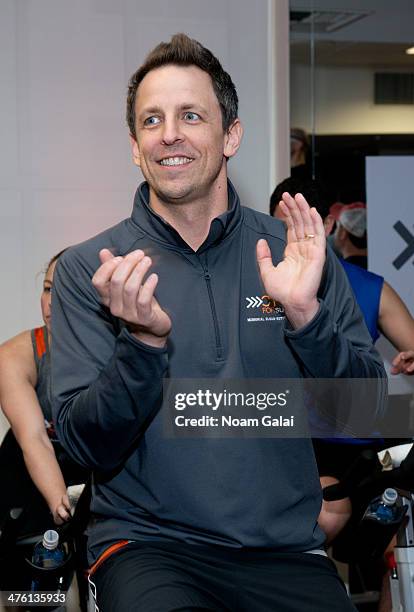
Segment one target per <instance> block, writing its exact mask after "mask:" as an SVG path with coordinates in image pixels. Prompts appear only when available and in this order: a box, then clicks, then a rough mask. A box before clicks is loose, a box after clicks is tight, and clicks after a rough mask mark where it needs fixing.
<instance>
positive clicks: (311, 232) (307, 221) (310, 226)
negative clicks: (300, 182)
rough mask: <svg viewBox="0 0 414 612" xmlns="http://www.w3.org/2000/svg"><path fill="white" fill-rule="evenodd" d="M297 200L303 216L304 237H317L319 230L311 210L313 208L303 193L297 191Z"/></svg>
mask: <svg viewBox="0 0 414 612" xmlns="http://www.w3.org/2000/svg"><path fill="white" fill-rule="evenodd" d="M295 202H296V204H297V207H298V211H299V212H300V214H301V216H302V223H303V231H304V238H315V237H316V235H317V233H318V230H317V227H316V226H315V219H314V216H313V215H312V212H311V210H312V209H311V208H310V207H309V204H308V202H307V200H306V198H305V197H304V196H303V195H302V194H301V193H297V194H296V196H295Z"/></svg>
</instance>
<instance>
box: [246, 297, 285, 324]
mask: <svg viewBox="0 0 414 612" xmlns="http://www.w3.org/2000/svg"><path fill="white" fill-rule="evenodd" d="M246 309H247V310H248V312H247V313H246V314H247V321H248V322H249V323H255V322H259V321H283V320H284V319H285V318H286V317H285V311H284V308H283V306H282V304H279V303H278V302H276V301H275V300H274V299H273V298H271V297H269V296H268V295H262V296H261V297H259V296H258V295H251V296H249V297H246Z"/></svg>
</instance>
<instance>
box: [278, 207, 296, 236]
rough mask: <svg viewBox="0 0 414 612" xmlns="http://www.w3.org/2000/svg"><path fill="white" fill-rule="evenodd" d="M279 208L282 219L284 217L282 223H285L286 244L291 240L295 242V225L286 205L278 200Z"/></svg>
mask: <svg viewBox="0 0 414 612" xmlns="http://www.w3.org/2000/svg"><path fill="white" fill-rule="evenodd" d="M279 208H280V210H281V211H282V213H283V217H284V218H283V221H284V222H285V223H286V226H287V239H288V242H290V241H291V240H292V241H293V242H297V236H296V230H295V224H294V222H293V218H292V215H291V214H290V210H289V208H288V207H287V206H286V204H285V202H284V201H283V200H280V203H279Z"/></svg>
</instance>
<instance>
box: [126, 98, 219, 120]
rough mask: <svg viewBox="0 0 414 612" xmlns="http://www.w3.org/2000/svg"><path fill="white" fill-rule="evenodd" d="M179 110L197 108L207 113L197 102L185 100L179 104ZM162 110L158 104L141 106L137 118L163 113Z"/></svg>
mask: <svg viewBox="0 0 414 612" xmlns="http://www.w3.org/2000/svg"><path fill="white" fill-rule="evenodd" d="M179 110H181V111H186V110H197V111H199V112H201V113H204V114H208V111H207V109H206V108H204V107H203V106H200V105H199V104H197V103H196V102H185V103H184V104H181V106H179ZM163 112H164V111H163V110H162V108H161V107H160V106H149V107H147V108H143V109H142V110H141V111H140V112H139V113H138V115H137V118H138V119H142V118H143V117H148V116H151V115H157V114H161V115H162V114H163Z"/></svg>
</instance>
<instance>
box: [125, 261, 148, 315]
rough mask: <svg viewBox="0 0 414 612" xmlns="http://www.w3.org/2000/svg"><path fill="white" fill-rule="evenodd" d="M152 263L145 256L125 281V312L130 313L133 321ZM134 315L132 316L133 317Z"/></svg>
mask: <svg viewBox="0 0 414 612" xmlns="http://www.w3.org/2000/svg"><path fill="white" fill-rule="evenodd" d="M151 265H152V260H151V258H150V257H147V256H144V257H143V258H142V259H141V261H139V262H138V263H137V264H136V265H135V266H134V267H133V268H132V270H131V273H130V275H129V277H128V279H127V281H126V282H125V285H124V290H123V307H124V308H125V312H126V313H129V317H130V318H129V319H128V320H131V322H132V321H133V320H135V319H136V316H137V302H138V298H139V295H140V292H141V291H142V286H143V284H144V278H145V276H146V274H147V273H148V270H149V269H150V267H151ZM131 317H132V318H131Z"/></svg>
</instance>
